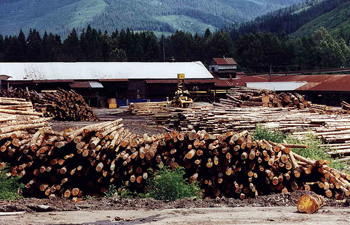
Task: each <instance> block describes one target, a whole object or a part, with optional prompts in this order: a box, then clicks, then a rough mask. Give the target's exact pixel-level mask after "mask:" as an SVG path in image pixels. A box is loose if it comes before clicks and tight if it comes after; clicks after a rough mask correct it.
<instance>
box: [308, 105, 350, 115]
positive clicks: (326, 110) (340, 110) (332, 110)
mask: <svg viewBox="0 0 350 225" xmlns="http://www.w3.org/2000/svg"><path fill="white" fill-rule="evenodd" d="M344 106H345V105H344ZM344 106H343V107H332V106H327V105H320V104H311V105H310V111H312V112H315V113H319V114H329V115H334V114H349V112H350V111H349V110H347V109H345V108H346V106H345V107H344Z"/></svg>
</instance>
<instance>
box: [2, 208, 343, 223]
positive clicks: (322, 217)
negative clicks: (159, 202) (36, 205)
mask: <svg viewBox="0 0 350 225" xmlns="http://www.w3.org/2000/svg"><path fill="white" fill-rule="evenodd" d="M349 216H350V208H334V207H324V208H322V209H321V210H320V211H319V212H318V213H315V214H312V215H308V214H301V213H297V212H296V207H242V208H228V207H221V208H192V209H165V210H149V211H145V210H137V211H135V210H127V211H126V210H113V211H74V212H72V211H69V212H46V213H26V214H23V215H18V216H1V217H0V223H1V224H11V225H12V224H13V225H14V224H125V225H135V224H188V225H190V224H201V225H212V224H213V225H219V224H298V225H301V224H315V225H323V224H325V225H326V224H327V225H328V224H332V225H334V224H350V217H349ZM116 217H117V220H119V221H116V219H115V218H116ZM124 220H130V221H124Z"/></svg>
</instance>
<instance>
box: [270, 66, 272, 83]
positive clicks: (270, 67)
mask: <svg viewBox="0 0 350 225" xmlns="http://www.w3.org/2000/svg"><path fill="white" fill-rule="evenodd" d="M271 73H272V64H270V72H269V81H270V82H271Z"/></svg>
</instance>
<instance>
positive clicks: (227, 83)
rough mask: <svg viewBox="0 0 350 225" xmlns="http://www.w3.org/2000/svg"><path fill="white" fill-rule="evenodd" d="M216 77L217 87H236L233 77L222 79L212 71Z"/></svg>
mask: <svg viewBox="0 0 350 225" xmlns="http://www.w3.org/2000/svg"><path fill="white" fill-rule="evenodd" d="M212 75H213V77H214V79H213V80H214V82H215V86H217V87H234V86H235V85H234V84H233V79H231V80H230V79H227V78H226V79H220V78H219V77H218V76H217V75H216V74H215V73H212Z"/></svg>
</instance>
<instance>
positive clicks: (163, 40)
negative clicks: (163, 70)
mask: <svg viewBox="0 0 350 225" xmlns="http://www.w3.org/2000/svg"><path fill="white" fill-rule="evenodd" d="M162 40H163V62H165V46H164V43H165V41H164V35H162Z"/></svg>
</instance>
